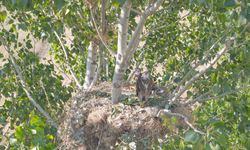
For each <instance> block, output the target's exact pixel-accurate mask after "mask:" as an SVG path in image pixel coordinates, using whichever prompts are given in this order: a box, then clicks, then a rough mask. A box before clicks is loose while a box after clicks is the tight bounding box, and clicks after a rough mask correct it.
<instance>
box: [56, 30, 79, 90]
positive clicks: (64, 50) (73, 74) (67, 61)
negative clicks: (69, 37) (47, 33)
mask: <svg viewBox="0 0 250 150" xmlns="http://www.w3.org/2000/svg"><path fill="white" fill-rule="evenodd" d="M54 34H55V35H56V37H57V39H58V41H59V43H60V45H61V47H62V49H63V52H64V56H65V59H66V64H67V67H68V68H69V71H70V73H71V75H72V77H73V79H74V80H75V83H76V85H77V87H78V88H79V89H82V86H81V84H80V82H79V81H78V79H77V78H76V75H75V73H74V71H73V69H72V68H71V66H70V64H69V58H68V54H67V51H66V49H65V47H64V44H63V43H62V40H61V38H60V37H59V35H58V34H57V32H56V31H54Z"/></svg>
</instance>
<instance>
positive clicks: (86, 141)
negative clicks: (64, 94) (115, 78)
mask: <svg viewBox="0 0 250 150" xmlns="http://www.w3.org/2000/svg"><path fill="white" fill-rule="evenodd" d="M104 85H105V86H106V85H107V84H104ZM100 87H102V88H103V89H100ZM107 87H110V86H107ZM107 87H103V86H99V88H98V89H95V91H92V92H90V93H84V92H79V93H78V94H77V95H76V96H75V97H74V98H72V99H71V101H69V103H68V104H67V105H66V106H65V113H64V114H63V117H62V118H63V119H62V120H61V124H60V127H59V130H58V135H59V137H60V139H61V140H62V142H61V144H60V146H59V148H60V149H82V150H84V149H90V150H91V149H101V150H105V149H107V150H109V149H113V148H115V147H116V145H117V144H118V145H119V144H120V143H122V142H123V141H122V139H121V136H122V135H128V136H129V137H132V140H133V141H135V142H136V143H137V145H136V147H137V148H139V147H141V146H142V144H141V145H140V144H138V143H141V141H142V140H143V139H145V138H147V139H151V141H154V140H157V139H158V138H163V137H164V136H165V135H166V133H167V131H168V129H167V127H166V126H163V125H162V121H161V120H162V119H161V118H158V117H156V115H157V112H158V110H159V109H158V108H157V107H144V108H142V107H140V106H139V105H134V106H132V105H124V104H123V103H120V104H116V105H112V103H111V101H110V94H109V93H107V92H106V91H109V90H110V89H109V88H107ZM105 90H106V91H105ZM132 90H133V89H132ZM100 91H103V92H100ZM125 93H126V91H125ZM127 93H128V92H127ZM131 94H133V93H131ZM144 146H145V145H144ZM142 148H143V147H142ZM143 149H146V148H145V147H144V148H143Z"/></svg>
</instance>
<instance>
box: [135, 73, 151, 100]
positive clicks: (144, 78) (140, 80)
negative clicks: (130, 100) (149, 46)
mask: <svg viewBox="0 0 250 150" xmlns="http://www.w3.org/2000/svg"><path fill="white" fill-rule="evenodd" d="M135 76H136V77H137V80H136V96H137V97H138V98H139V99H140V100H141V101H147V100H148V98H149V96H150V95H151V94H152V91H153V90H154V87H155V85H154V82H153V80H152V79H151V76H150V73H149V72H148V71H145V72H143V73H141V71H140V70H139V69H138V70H137V71H136V74H135Z"/></svg>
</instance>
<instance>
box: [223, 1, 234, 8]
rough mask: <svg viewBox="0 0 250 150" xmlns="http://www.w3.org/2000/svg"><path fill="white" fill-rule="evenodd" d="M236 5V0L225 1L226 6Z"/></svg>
mask: <svg viewBox="0 0 250 150" xmlns="http://www.w3.org/2000/svg"><path fill="white" fill-rule="evenodd" d="M235 5H236V2H235V0H226V1H225V2H224V6H225V7H233V6H235Z"/></svg>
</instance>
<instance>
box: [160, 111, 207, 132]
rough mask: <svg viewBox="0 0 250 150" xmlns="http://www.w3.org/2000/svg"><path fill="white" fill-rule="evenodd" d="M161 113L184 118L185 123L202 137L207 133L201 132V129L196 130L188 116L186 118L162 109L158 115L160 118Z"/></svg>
mask: <svg viewBox="0 0 250 150" xmlns="http://www.w3.org/2000/svg"><path fill="white" fill-rule="evenodd" d="M161 113H164V114H165V115H170V116H177V117H180V118H182V119H183V120H184V121H185V123H186V124H187V125H188V126H189V127H190V128H191V129H193V130H194V132H197V133H199V134H201V135H204V134H206V133H205V132H203V131H200V130H199V129H197V128H195V127H194V126H193V125H192V124H191V123H190V122H189V121H188V118H187V117H186V116H184V115H183V114H180V113H172V112H170V110H167V109H161V110H160V111H159V112H158V114H157V117H159V116H160V115H161Z"/></svg>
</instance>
